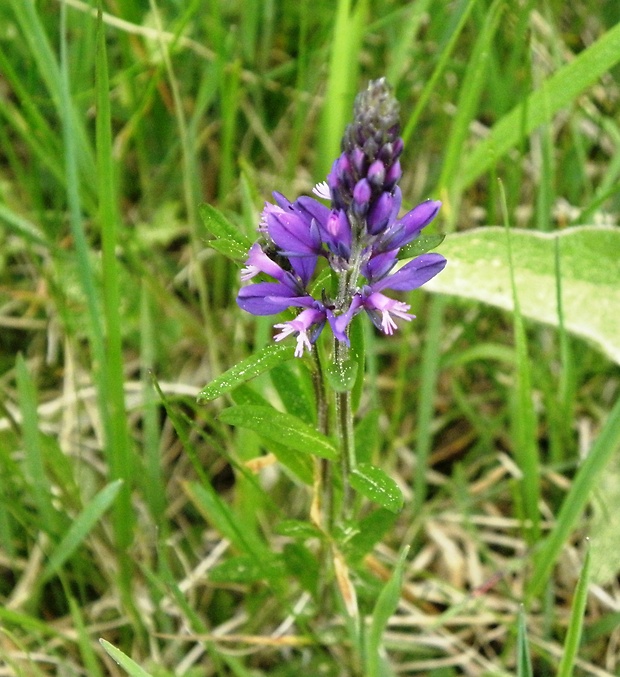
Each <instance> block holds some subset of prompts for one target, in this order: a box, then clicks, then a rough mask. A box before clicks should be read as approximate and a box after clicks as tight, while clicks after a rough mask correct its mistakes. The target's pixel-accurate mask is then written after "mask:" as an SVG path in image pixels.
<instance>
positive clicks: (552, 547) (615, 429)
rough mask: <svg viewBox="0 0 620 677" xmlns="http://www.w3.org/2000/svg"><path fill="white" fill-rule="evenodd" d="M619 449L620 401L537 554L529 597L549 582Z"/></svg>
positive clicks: (581, 466) (612, 411) (580, 469)
mask: <svg viewBox="0 0 620 677" xmlns="http://www.w3.org/2000/svg"><path fill="white" fill-rule="evenodd" d="M619 450H620V400H617V401H616V403H615V405H614V408H613V409H612V410H611V412H610V413H609V416H608V417H607V420H606V421H605V424H604V426H603V428H602V429H601V431H600V432H599V434H598V437H597V438H596V440H595V442H594V444H593V445H592V448H591V449H590V451H589V452H588V455H587V456H586V458H585V460H584V461H583V463H582V464H581V465H580V466H579V469H578V470H577V474H576V475H575V478H574V479H573V483H572V484H571V488H570V490H569V491H568V494H567V495H566V498H565V499H564V501H563V502H562V507H561V508H560V512H559V513H558V516H557V519H556V521H555V525H554V527H553V529H552V530H551V533H550V534H549V535H548V536H547V538H546V539H545V540H544V541H543V544H542V547H541V548H540V550H539V551H538V552H537V553H536V555H535V557H534V571H533V572H532V575H531V576H530V581H531V583H530V586H529V590H528V591H527V592H528V599H531V598H532V597H533V596H534V595H537V594H538V593H539V592H540V591H541V590H542V589H543V588H544V586H545V585H546V583H547V580H548V578H549V575H550V573H551V570H552V569H553V566H554V564H555V562H556V560H557V558H558V556H559V554H560V552H561V551H562V548H563V547H564V544H565V543H566V542H567V540H568V538H569V537H570V534H571V532H572V530H573V528H574V526H575V524H576V523H577V521H578V520H579V518H580V517H581V515H582V514H583V511H584V509H585V507H586V505H587V504H588V502H589V501H590V500H591V498H592V493H593V488H594V486H595V484H596V482H597V480H598V479H599V477H600V475H601V473H602V472H603V471H604V470H605V469H606V468H607V466H608V464H609V461H610V460H611V459H612V458H613V457H614V454H616V453H617V452H618V451H619Z"/></svg>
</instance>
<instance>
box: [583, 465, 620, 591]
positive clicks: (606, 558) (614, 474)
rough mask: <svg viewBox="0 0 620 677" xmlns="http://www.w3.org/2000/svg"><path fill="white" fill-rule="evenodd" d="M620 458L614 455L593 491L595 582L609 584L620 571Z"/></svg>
mask: <svg viewBox="0 0 620 677" xmlns="http://www.w3.org/2000/svg"><path fill="white" fill-rule="evenodd" d="M618 505H620V458H619V457H618V455H614V456H613V457H612V459H611V460H610V462H609V463H608V464H607V465H606V467H605V472H604V473H602V474H601V476H600V477H599V478H598V481H597V482H596V485H595V486H594V488H593V491H592V496H591V501H590V509H591V510H592V517H591V519H590V523H589V527H588V531H589V532H590V533H591V534H592V535H593V538H592V544H591V546H590V558H591V560H592V565H591V567H590V568H591V570H592V579H593V582H594V583H597V584H598V585H606V584H608V583H611V582H612V581H613V580H615V579H616V576H617V575H618V572H620V514H619V513H618V509H617V506H618Z"/></svg>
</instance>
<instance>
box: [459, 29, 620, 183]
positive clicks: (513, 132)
mask: <svg viewBox="0 0 620 677" xmlns="http://www.w3.org/2000/svg"><path fill="white" fill-rule="evenodd" d="M618 61H620V23H619V24H616V25H615V26H614V27H613V28H611V29H610V30H608V31H607V32H606V33H605V34H604V35H602V36H601V37H600V38H599V39H598V40H597V41H596V42H594V43H593V44H592V45H590V46H589V47H588V48H587V49H584V50H583V52H581V53H580V54H578V55H577V56H576V57H575V59H574V60H573V61H571V62H570V63H568V64H566V65H565V66H563V67H562V68H560V70H558V71H557V72H556V73H554V74H553V75H552V76H551V77H550V78H548V79H547V80H546V81H545V82H543V83H542V85H541V86H540V88H539V89H537V90H536V91H534V92H532V93H531V94H530V95H529V96H528V97H527V99H526V100H525V101H523V102H522V103H521V104H519V105H517V106H515V107H514V108H513V109H512V110H511V111H510V112H509V113H507V114H506V115H505V116H504V117H503V118H502V119H501V120H499V121H498V122H496V123H495V125H493V128H492V129H491V132H490V134H489V135H488V136H487V137H486V138H485V139H484V141H481V142H480V143H479V144H478V145H477V146H476V147H475V148H474V149H473V151H472V152H471V153H470V154H469V155H468V156H466V158H465V162H464V164H463V166H462V185H463V187H464V188H465V187H467V186H469V185H471V184H472V183H473V182H474V181H475V180H476V179H477V178H478V177H480V176H481V175H482V174H484V172H486V171H488V170H489V169H490V168H491V167H493V165H495V163H496V162H497V160H498V159H499V158H500V157H502V156H503V155H505V153H507V152H508V151H509V150H510V149H511V148H514V146H516V145H517V144H518V143H519V141H520V140H521V139H522V138H523V136H524V135H527V134H530V133H531V132H532V131H533V130H534V129H536V127H538V126H539V125H541V124H544V123H545V122H548V121H549V120H550V118H551V116H553V115H555V113H557V112H558V111H559V110H561V109H562V108H565V107H567V106H569V105H570V104H571V102H572V101H574V100H575V98H576V97H577V96H578V95H579V94H581V92H583V90H584V89H586V88H587V87H589V86H590V85H592V84H593V83H594V82H596V80H597V79H598V78H599V77H600V76H601V75H603V73H605V72H606V71H608V70H610V69H611V68H613V66H615V65H616V64H617V63H618ZM523 118H524V119H523Z"/></svg>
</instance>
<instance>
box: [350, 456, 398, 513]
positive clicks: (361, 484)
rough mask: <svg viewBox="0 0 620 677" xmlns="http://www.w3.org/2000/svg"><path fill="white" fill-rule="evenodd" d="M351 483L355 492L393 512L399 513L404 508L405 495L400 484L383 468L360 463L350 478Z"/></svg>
mask: <svg viewBox="0 0 620 677" xmlns="http://www.w3.org/2000/svg"><path fill="white" fill-rule="evenodd" d="M349 481H350V482H351V486H352V487H353V488H354V489H355V491H358V492H359V493H360V494H362V495H363V496H366V498H369V499H370V500H371V501H374V502H375V503H378V504H379V505H382V506H383V507H384V508H387V509H388V510H390V511H391V512H398V511H399V510H400V509H401V508H402V507H403V494H402V492H401V490H400V489H399V487H398V484H396V482H395V481H394V480H393V479H392V478H391V477H390V476H389V475H386V474H385V472H383V470H381V468H377V467H376V466H374V465H371V464H370V463H360V464H359V465H358V466H357V468H356V469H355V470H354V471H353V472H352V473H351V475H350V476H349Z"/></svg>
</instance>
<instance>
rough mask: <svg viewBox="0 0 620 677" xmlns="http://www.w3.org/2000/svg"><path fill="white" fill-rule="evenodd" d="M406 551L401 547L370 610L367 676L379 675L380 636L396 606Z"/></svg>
mask: <svg viewBox="0 0 620 677" xmlns="http://www.w3.org/2000/svg"><path fill="white" fill-rule="evenodd" d="M408 552H409V546H406V547H405V548H403V550H402V552H401V553H400V556H399V558H398V562H397V563H396V567H395V568H394V573H393V574H392V577H391V578H390V580H389V581H388V582H387V583H386V584H385V585H384V586H383V589H382V590H381V592H380V593H379V598H378V599H377V603H376V604H375V608H374V609H373V612H372V620H371V623H370V629H369V631H368V654H367V669H368V676H369V677H379V675H380V672H379V656H380V650H381V637H382V635H383V631H384V630H385V627H386V626H387V624H388V621H389V620H390V617H391V616H392V614H393V613H394V612H395V611H396V609H397V607H398V601H399V599H400V590H401V587H402V584H403V570H404V567H405V560H406V559H407V553H408Z"/></svg>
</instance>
